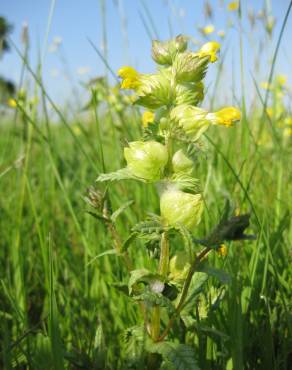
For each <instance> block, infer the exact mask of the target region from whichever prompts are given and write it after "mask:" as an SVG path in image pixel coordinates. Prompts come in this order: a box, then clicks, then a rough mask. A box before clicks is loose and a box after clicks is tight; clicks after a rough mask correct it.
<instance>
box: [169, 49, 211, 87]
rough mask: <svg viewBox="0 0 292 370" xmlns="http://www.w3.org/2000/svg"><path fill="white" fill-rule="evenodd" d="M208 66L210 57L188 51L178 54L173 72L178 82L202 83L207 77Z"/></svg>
mask: <svg viewBox="0 0 292 370" xmlns="http://www.w3.org/2000/svg"><path fill="white" fill-rule="evenodd" d="M208 64H209V58H208V57H199V56H198V54H196V53H193V52H189V51H187V52H184V53H181V54H177V56H176V58H175V60H174V63H173V65H172V70H173V73H174V75H175V78H176V81H177V82H200V81H202V79H203V78H204V77H205V74H206V70H207V66H208Z"/></svg>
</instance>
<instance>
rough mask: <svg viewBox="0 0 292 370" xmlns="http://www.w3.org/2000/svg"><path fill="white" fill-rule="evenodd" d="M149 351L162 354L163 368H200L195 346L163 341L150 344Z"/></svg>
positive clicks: (181, 369)
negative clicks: (196, 359) (196, 358)
mask: <svg viewBox="0 0 292 370" xmlns="http://www.w3.org/2000/svg"><path fill="white" fill-rule="evenodd" d="M147 349H148V351H149V352H151V353H158V354H160V355H161V356H162V358H163V360H164V363H163V364H162V366H161V369H168V370H174V369H177V370H198V369H199V367H198V365H197V363H196V361H195V353H194V350H193V348H191V347H190V346H187V345H185V344H179V343H172V342H167V341H165V342H162V343H153V344H150V345H148V347H147Z"/></svg>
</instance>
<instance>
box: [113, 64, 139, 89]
mask: <svg viewBox="0 0 292 370" xmlns="http://www.w3.org/2000/svg"><path fill="white" fill-rule="evenodd" d="M118 76H119V77H121V78H122V80H123V81H122V83H121V89H133V90H135V89H137V87H139V85H140V81H139V76H140V75H139V73H138V72H137V71H136V70H135V69H134V68H132V67H128V66H125V67H122V68H120V69H119V70H118Z"/></svg>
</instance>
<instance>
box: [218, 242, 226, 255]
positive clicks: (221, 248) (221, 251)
mask: <svg viewBox="0 0 292 370" xmlns="http://www.w3.org/2000/svg"><path fill="white" fill-rule="evenodd" d="M217 253H218V254H219V256H221V257H226V256H227V247H226V245H225V244H221V245H220V246H219V248H218V249H217Z"/></svg>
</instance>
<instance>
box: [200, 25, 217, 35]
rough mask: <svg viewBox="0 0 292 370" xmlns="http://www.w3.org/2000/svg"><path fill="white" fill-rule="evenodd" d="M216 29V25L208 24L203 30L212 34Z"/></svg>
mask: <svg viewBox="0 0 292 370" xmlns="http://www.w3.org/2000/svg"><path fill="white" fill-rule="evenodd" d="M214 31H215V27H214V26H213V24H208V25H207V26H206V27H203V28H202V32H203V34H204V35H210V34H211V33H213V32H214Z"/></svg>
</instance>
